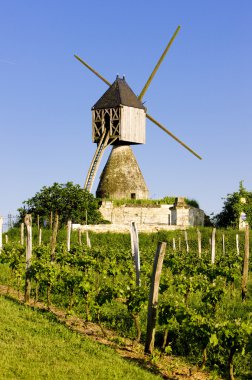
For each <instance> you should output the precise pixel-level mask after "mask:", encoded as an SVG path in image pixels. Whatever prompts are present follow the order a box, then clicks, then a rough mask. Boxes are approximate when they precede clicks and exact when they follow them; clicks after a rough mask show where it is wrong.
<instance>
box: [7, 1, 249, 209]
mask: <svg viewBox="0 0 252 380" xmlns="http://www.w3.org/2000/svg"><path fill="white" fill-rule="evenodd" d="M178 25H181V30H180V32H179V35H178V36H177V38H176V40H175V42H174V44H173V46H172V48H171V50H170V51H169V53H168V55H167V56H166V59H165V61H164V62H163V64H162V66H161V67H160V69H159V71H158V73H157V75H156V77H155V78H154V80H153V82H152V84H151V86H150V88H149V89H148V91H147V93H146V95H145V98H144V101H145V102H146V103H145V105H146V106H147V108H148V112H149V113H150V114H151V115H152V116H153V117H154V118H156V119H157V120H159V121H160V122H161V123H163V124H164V125H165V126H166V127H167V128H168V129H169V130H171V131H172V132H173V133H175V134H176V135H177V136H178V137H179V138H181V139H182V140H183V141H185V142H186V143H187V144H188V145H189V146H191V147H192V148H194V149H195V150H196V151H197V152H198V153H199V154H200V155H202V156H203V160H202V161H199V160H198V159H197V158H195V157H194V156H193V155H191V154H190V153H189V152H187V151H186V150H185V149H184V148H182V147H181V146H180V145H179V144H177V143H176V142H175V141H174V140H172V139H171V138H170V137H169V136H167V135H166V134H165V133H164V132H162V131H161V130H159V129H158V127H156V126H155V125H153V124H152V123H151V122H149V121H148V122H147V143H146V145H142V146H136V147H134V148H133V150H134V152H135V155H136V157H137V160H138V162H139V165H140V167H141V170H142V172H143V174H144V177H145V180H146V183H147V185H148V187H149V190H150V195H151V197H152V198H160V197H163V196H165V195H176V196H186V197H188V198H194V199H196V200H197V201H198V202H199V204H200V207H201V208H202V209H203V210H205V212H206V213H207V214H210V213H211V212H214V213H217V212H219V211H221V208H222V205H223V199H222V197H225V196H226V195H227V194H228V193H232V192H234V191H236V190H237V189H238V187H239V181H240V180H244V186H245V187H246V189H247V190H249V191H252V149H251V141H252V131H251V127H252V1H251V0H237V1H234V0H184V1H182V0H181V1H180V0H177V1H170V0H156V1H151V0H145V1H143V0H134V1H133V0H127V1H120V0H118V1H115V0H106V1H98V0H93V1H85V0H73V1H66V0H61V1H58V0H53V1H52V0H51V1H48V0H43V1H42V0H38V1H32V0H22V1H20V0H8V1H7V0H5V1H4V0H2V1H0V36H1V39H0V129H1V132H0V154H1V186H0V215H3V216H5V215H7V214H8V213H16V210H17V208H18V207H20V206H21V205H22V201H24V200H26V199H28V198H30V197H31V196H33V195H34V194H35V193H36V192H37V191H39V190H40V189H41V187H42V186H44V185H46V186H49V185H51V184H52V183H53V182H59V183H66V182H67V181H72V182H74V183H78V184H80V185H81V186H82V185H83V184H84V181H85V177H86V173H87V170H88V167H89V164H90V161H91V159H92V156H93V154H94V151H95V145H94V144H92V141H91V111H90V109H91V107H92V105H93V104H94V103H95V102H96V101H97V100H98V99H99V98H100V96H101V95H102V94H103V93H104V91H105V90H106V89H107V86H106V85H105V84H104V83H103V82H101V81H100V80H99V79H98V78H97V77H95V76H94V75H93V74H92V73H91V72H89V71H88V70H87V69H86V68H85V67H84V66H82V65H81V64H80V63H79V62H78V61H77V60H76V59H75V58H74V57H73V54H78V55H80V56H81V57H82V58H83V59H84V60H86V61H87V62H88V63H89V64H90V65H92V66H93V67H94V68H95V69H96V70H98V71H99V72H100V73H101V74H102V75H103V76H104V77H106V78H107V79H108V80H109V81H111V82H112V81H113V80H114V79H115V77H116V75H117V74H119V75H121V76H122V75H123V74H125V75H126V81H127V82H128V84H129V85H130V86H131V88H132V89H133V90H134V91H135V92H136V94H139V93H140V91H141V89H142V87H143V86H144V84H145V82H146V80H147V78H148V76H149V74H150V72H151V71H152V69H153V67H154V65H155V64H156V62H157V60H158V58H159V56H160V55H161V53H162V51H163V49H164V48H165V46H166V44H167V42H168V40H169V39H170V37H171V36H172V34H173V32H174V31H175V29H176V27H177V26H178ZM107 155H108V152H107V154H106V155H105V157H104V158H103V162H102V166H103V165H104V163H105V160H106V157H107ZM98 174H99V173H98ZM96 186H97V180H96V183H95V185H94V190H95V189H96Z"/></svg>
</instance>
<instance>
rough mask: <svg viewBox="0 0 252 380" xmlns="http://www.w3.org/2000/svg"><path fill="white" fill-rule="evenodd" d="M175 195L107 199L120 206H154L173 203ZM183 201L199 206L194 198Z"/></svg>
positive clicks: (192, 205)
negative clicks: (153, 197)
mask: <svg viewBox="0 0 252 380" xmlns="http://www.w3.org/2000/svg"><path fill="white" fill-rule="evenodd" d="M175 199H176V197H175V196H168V195H167V196H165V197H164V198H162V199H107V200H108V201H111V202H113V205H114V206H115V207H120V206H122V205H127V206H142V207H155V206H158V205H162V204H168V205H173V204H174V202H175ZM185 203H186V204H188V205H189V206H191V207H196V208H199V204H198V202H197V201H196V200H195V199H188V198H185Z"/></svg>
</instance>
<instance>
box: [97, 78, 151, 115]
mask: <svg viewBox="0 0 252 380" xmlns="http://www.w3.org/2000/svg"><path fill="white" fill-rule="evenodd" d="M120 106H128V107H134V108H140V109H144V110H145V107H144V105H143V103H142V102H141V101H140V100H139V99H138V97H137V96H136V94H135V93H134V92H133V91H132V90H131V88H130V87H129V85H128V84H127V82H126V80H125V76H123V78H119V75H117V76H116V80H115V81H114V82H113V83H112V85H111V86H110V87H109V89H108V90H107V91H106V92H105V93H104V94H103V95H102V97H101V98H100V99H99V100H98V101H97V102H96V103H95V105H94V106H93V107H92V110H95V109H102V108H116V107H120Z"/></svg>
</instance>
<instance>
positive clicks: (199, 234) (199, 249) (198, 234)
mask: <svg viewBox="0 0 252 380" xmlns="http://www.w3.org/2000/svg"><path fill="white" fill-rule="evenodd" d="M197 237H198V253H199V258H200V259H201V252H202V248H201V232H200V230H199V229H198V228H197Z"/></svg>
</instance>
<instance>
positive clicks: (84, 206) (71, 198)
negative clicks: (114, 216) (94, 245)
mask: <svg viewBox="0 0 252 380" xmlns="http://www.w3.org/2000/svg"><path fill="white" fill-rule="evenodd" d="M23 204H24V207H22V208H20V209H18V211H19V214H20V219H23V217H24V215H25V214H27V213H29V214H32V216H33V218H37V216H39V217H40V218H42V219H43V221H45V222H46V223H47V225H48V224H49V223H50V222H49V221H50V220H51V219H52V217H53V215H55V214H56V213H57V214H58V215H59V222H60V224H66V223H67V221H68V220H69V219H71V220H72V222H73V223H86V215H87V218H88V223H89V224H97V223H99V222H101V221H102V216H101V213H100V212H99V210H98V208H99V204H98V200H97V199H96V198H95V197H94V196H93V195H92V194H91V193H89V191H87V190H83V189H82V188H81V187H80V186H79V185H74V184H73V183H72V182H67V183H66V184H59V183H56V182H55V183H54V184H53V185H52V186H49V187H46V186H44V187H42V189H41V190H40V191H39V192H38V193H36V194H35V195H34V197H32V198H30V199H28V200H27V201H24V202H23Z"/></svg>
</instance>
